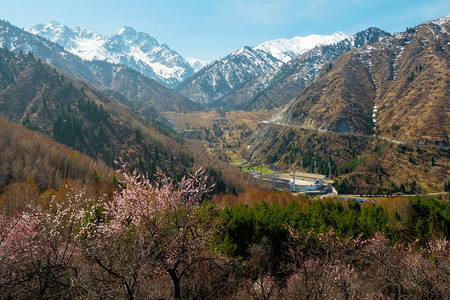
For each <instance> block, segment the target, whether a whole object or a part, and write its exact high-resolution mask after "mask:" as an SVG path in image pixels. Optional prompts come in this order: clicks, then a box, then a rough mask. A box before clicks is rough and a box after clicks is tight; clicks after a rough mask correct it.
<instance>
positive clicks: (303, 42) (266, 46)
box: [255, 31, 349, 62]
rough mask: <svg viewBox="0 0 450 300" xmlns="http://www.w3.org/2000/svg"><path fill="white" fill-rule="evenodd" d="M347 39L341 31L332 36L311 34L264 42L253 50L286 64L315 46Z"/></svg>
mask: <svg viewBox="0 0 450 300" xmlns="http://www.w3.org/2000/svg"><path fill="white" fill-rule="evenodd" d="M348 37H349V36H348V35H347V34H345V33H343V32H342V31H337V32H335V33H334V34H332V35H318V34H312V35H308V36H304V37H302V36H296V37H293V38H291V39H285V38H281V39H276V40H271V41H266V42H263V43H261V44H259V45H258V46H256V47H255V49H259V50H263V51H266V52H269V53H270V54H272V56H274V57H275V58H277V59H279V60H281V61H283V62H288V61H290V60H291V59H292V58H294V57H297V56H299V55H301V54H303V53H305V52H307V51H308V50H311V49H313V48H314V47H316V46H319V45H329V44H334V43H338V42H340V41H342V40H344V39H346V38H348Z"/></svg>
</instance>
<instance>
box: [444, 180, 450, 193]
mask: <svg viewBox="0 0 450 300" xmlns="http://www.w3.org/2000/svg"><path fill="white" fill-rule="evenodd" d="M444 191H446V192H450V180H449V181H447V182H446V183H444Z"/></svg>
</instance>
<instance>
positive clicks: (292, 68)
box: [175, 28, 388, 109]
mask: <svg viewBox="0 0 450 300" xmlns="http://www.w3.org/2000/svg"><path fill="white" fill-rule="evenodd" d="M387 35H388V33H386V32H384V31H382V30H379V29H376V28H370V29H368V30H365V31H362V32H359V33H357V34H355V35H354V36H351V37H350V36H348V35H346V34H344V33H342V32H340V31H338V32H336V33H335V34H333V35H329V36H326V35H310V36H306V37H295V38H292V39H277V40H272V41H267V42H264V43H261V44H260V45H258V46H256V47H243V48H241V49H239V50H237V51H236V52H234V53H232V54H230V55H228V56H227V57H225V58H222V59H219V60H216V61H214V62H212V63H210V64H209V65H208V66H206V67H205V68H203V69H202V70H201V71H200V72H198V73H196V74H195V75H194V76H192V77H190V78H189V79H187V80H185V81H184V82H183V83H181V84H180V85H178V86H177V87H176V88H175V89H176V90H177V91H178V92H180V93H181V94H182V95H184V96H186V97H188V98H189V99H191V100H193V101H197V102H200V103H203V104H205V105H207V106H209V107H226V108H231V109H249V108H250V109H266V108H274V107H280V106H282V105H284V104H286V103H287V102H289V100H291V99H292V98H293V97H294V96H297V95H298V93H299V92H300V91H301V90H302V89H303V88H304V87H305V86H306V85H307V84H308V83H309V82H310V81H311V80H313V79H314V77H315V76H316V75H317V73H318V72H319V71H320V70H321V69H322V68H323V67H324V66H325V65H326V64H327V63H329V62H331V61H332V60H333V59H335V58H337V57H338V56H339V55H341V54H343V53H344V52H346V51H349V50H351V49H354V48H357V47H360V46H362V45H366V44H368V43H373V42H376V41H378V40H380V39H381V38H383V37H385V36H387ZM318 52H319V53H318ZM286 82H290V84H286ZM291 82H295V83H291ZM283 88H284V90H283V91H282V93H279V91H278V89H283ZM272 89H273V90H274V91H275V94H276V95H275V97H272V96H273V95H272V92H271V91H272ZM268 98H269V99H268Z"/></svg>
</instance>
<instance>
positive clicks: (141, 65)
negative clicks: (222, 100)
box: [26, 21, 207, 87]
mask: <svg viewBox="0 0 450 300" xmlns="http://www.w3.org/2000/svg"><path fill="white" fill-rule="evenodd" d="M26 30H27V31H28V32H30V33H33V34H35V35H38V36H41V37H44V38H46V39H48V40H50V41H52V42H55V43H57V44H59V45H61V46H62V47H64V48H65V49H66V50H68V51H70V52H71V53H73V54H75V55H77V56H79V57H80V58H82V59H83V60H88V61H92V60H101V61H107V62H110V63H113V64H123V65H126V66H128V67H130V68H132V69H135V70H137V71H139V72H141V73H142V74H144V75H146V76H147V77H150V78H152V79H155V80H156V81H157V82H159V83H161V84H163V85H165V86H168V87H173V86H174V85H176V84H177V83H179V82H181V81H183V80H184V79H186V78H188V77H190V76H192V75H193V74H194V73H195V72H196V71H198V69H199V68H201V67H203V66H204V65H205V64H206V63H207V62H203V61H200V60H197V59H194V58H190V59H185V58H183V57H182V56H181V55H179V54H178V53H177V52H176V51H174V50H172V49H170V48H169V46H167V45H166V44H160V43H159V42H158V41H157V40H156V39H155V38H153V37H151V36H150V35H149V34H147V33H143V32H137V31H136V30H135V29H133V28H132V27H129V26H124V27H122V28H121V29H120V30H119V31H117V32H115V33H113V34H111V35H107V36H102V35H100V34H99V33H95V32H92V31H89V30H87V29H84V28H81V27H75V28H73V29H71V28H69V27H67V26H66V25H64V24H61V23H58V22H56V21H53V22H50V23H49V24H47V25H44V24H38V25H35V26H33V27H31V28H28V29H26Z"/></svg>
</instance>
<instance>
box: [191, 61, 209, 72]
mask: <svg viewBox="0 0 450 300" xmlns="http://www.w3.org/2000/svg"><path fill="white" fill-rule="evenodd" d="M186 61H187V63H188V64H190V65H191V67H192V68H193V69H194V72H198V71H200V69H202V68H203V67H205V66H207V65H208V64H209V63H210V61H206V60H200V59H197V58H193V57H188V58H186Z"/></svg>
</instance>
